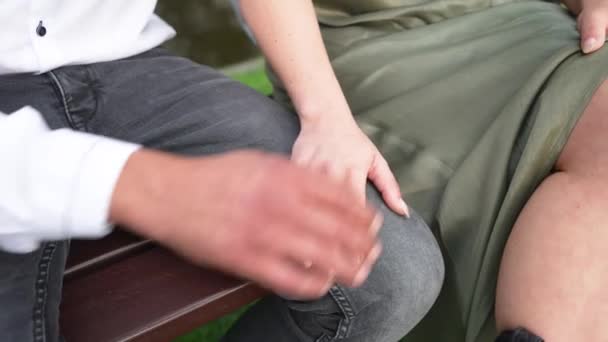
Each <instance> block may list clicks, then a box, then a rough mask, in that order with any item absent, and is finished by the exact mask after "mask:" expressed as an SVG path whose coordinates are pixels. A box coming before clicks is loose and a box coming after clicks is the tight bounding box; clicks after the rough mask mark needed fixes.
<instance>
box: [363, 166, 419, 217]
mask: <svg viewBox="0 0 608 342" xmlns="http://www.w3.org/2000/svg"><path fill="white" fill-rule="evenodd" d="M368 176H369V179H370V180H371V181H372V182H373V183H374V185H376V188H378V191H380V193H382V198H383V199H384V201H385V202H386V204H387V205H388V207H389V208H391V210H393V211H394V212H396V213H397V214H400V215H405V216H407V217H409V216H410V214H409V210H408V207H407V205H406V204H405V202H404V201H403V199H402V198H401V190H400V189H399V183H397V180H396V179H395V176H394V175H393V172H392V171H391V169H390V167H389V166H388V163H387V162H386V160H385V159H384V158H382V157H381V156H379V155H378V157H377V158H376V159H375V160H374V163H373V164H372V168H371V169H370V172H369V175H368Z"/></svg>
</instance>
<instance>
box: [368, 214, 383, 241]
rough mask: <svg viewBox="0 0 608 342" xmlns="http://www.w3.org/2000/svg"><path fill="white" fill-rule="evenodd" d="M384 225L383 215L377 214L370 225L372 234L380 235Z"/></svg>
mask: <svg viewBox="0 0 608 342" xmlns="http://www.w3.org/2000/svg"><path fill="white" fill-rule="evenodd" d="M381 227H382V215H381V214H380V213H378V214H376V216H375V217H374V220H373V221H372V225H371V226H370V227H369V231H370V233H371V234H372V236H376V235H378V232H379V231H380V228H381Z"/></svg>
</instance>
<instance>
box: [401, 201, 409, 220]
mask: <svg viewBox="0 0 608 342" xmlns="http://www.w3.org/2000/svg"><path fill="white" fill-rule="evenodd" d="M401 207H402V208H403V215H405V217H407V218H410V208H409V207H408V206H407V204H405V201H404V200H401Z"/></svg>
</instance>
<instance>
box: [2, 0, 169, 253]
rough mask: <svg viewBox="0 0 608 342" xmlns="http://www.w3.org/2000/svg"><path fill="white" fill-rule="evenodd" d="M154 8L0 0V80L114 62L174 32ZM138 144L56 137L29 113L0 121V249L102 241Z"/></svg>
mask: <svg viewBox="0 0 608 342" xmlns="http://www.w3.org/2000/svg"><path fill="white" fill-rule="evenodd" d="M155 6H156V0H131V1H125V0H86V1H83V0H0V77H2V74H11V73H43V72H46V71H49V70H52V69H54V68H57V67H60V66H65V65H74V64H88V63H94V62H102V61H110V60H116V59H120V58H124V57H128V56H132V55H135V54H138V53H141V52H143V51H146V50H149V49H151V48H153V47H155V46H158V45H159V44H161V43H162V42H164V41H165V40H167V39H169V38H171V37H172V36H173V35H174V34H175V31H174V30H173V29H172V28H171V27H170V26H169V25H167V24H166V23H164V22H163V21H162V20H161V19H160V18H158V17H157V16H156V15H155V14H154V7H155ZM138 147H139V146H137V145H135V144H130V143H126V142H120V141H116V140H113V139H109V138H105V137H101V136H95V135H91V134H86V133H79V132H74V131H71V130H68V129H60V130H55V131H50V130H49V128H48V127H47V125H46V123H45V122H44V120H43V119H42V116H41V115H40V113H37V112H36V111H35V110H34V109H32V108H29V107H26V108H23V109H21V110H19V111H17V112H16V113H12V114H11V115H8V116H7V115H5V114H3V113H0V189H1V190H0V249H4V250H7V251H12V252H29V251H32V250H34V249H36V248H37V247H38V245H39V243H40V242H41V241H45V240H59V239H66V238H97V237H101V236H103V235H104V234H106V233H107V232H108V231H109V225H108V212H109V206H110V200H111V196H112V193H113V190H114V186H115V184H116V181H117V180H118V177H119V175H120V172H121V171H122V168H123V167H124V164H125V163H126V161H127V159H128V158H129V156H130V155H131V154H132V153H133V152H134V151H135V150H137V148H138Z"/></svg>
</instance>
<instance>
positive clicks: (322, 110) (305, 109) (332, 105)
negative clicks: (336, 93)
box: [296, 99, 354, 128]
mask: <svg viewBox="0 0 608 342" xmlns="http://www.w3.org/2000/svg"><path fill="white" fill-rule="evenodd" d="M296 110H297V112H298V117H299V118H300V125H301V126H302V128H307V127H319V126H325V125H327V124H335V123H351V122H354V118H353V115H352V113H351V111H350V108H349V106H348V103H347V102H346V100H345V99H340V100H331V101H323V100H322V99H319V100H312V101H309V102H307V103H305V104H303V105H300V106H296Z"/></svg>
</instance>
